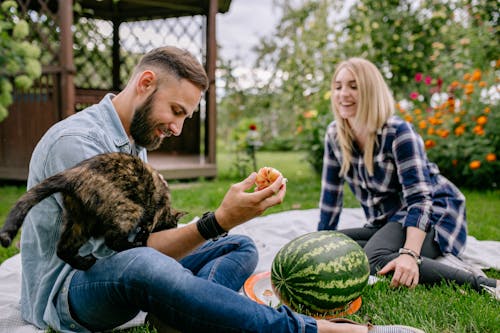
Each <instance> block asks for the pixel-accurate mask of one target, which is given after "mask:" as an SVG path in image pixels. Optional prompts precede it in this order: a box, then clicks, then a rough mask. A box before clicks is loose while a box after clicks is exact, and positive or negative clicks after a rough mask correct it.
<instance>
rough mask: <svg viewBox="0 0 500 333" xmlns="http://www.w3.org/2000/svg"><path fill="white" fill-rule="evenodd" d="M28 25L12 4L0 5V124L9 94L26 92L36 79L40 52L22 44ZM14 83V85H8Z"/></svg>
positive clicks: (33, 46)
mask: <svg viewBox="0 0 500 333" xmlns="http://www.w3.org/2000/svg"><path fill="white" fill-rule="evenodd" d="M28 34H29V26H28V23H27V22H26V21H25V20H23V19H21V18H20V17H19V16H18V13H17V3H16V2H15V1H4V2H2V4H1V6H0V121H2V120H3V119H5V117H7V115H8V112H7V108H8V107H9V105H10V104H12V91H13V89H14V86H15V87H16V88H19V89H22V90H26V89H29V88H30V87H31V86H32V85H33V80H34V79H36V78H38V77H40V75H41V73H42V67H41V65H40V62H39V61H38V60H37V59H38V57H39V56H40V49H39V48H38V47H37V46H35V45H32V44H30V43H29V42H28V41H26V37H27V36H28ZM12 83H14V84H12Z"/></svg>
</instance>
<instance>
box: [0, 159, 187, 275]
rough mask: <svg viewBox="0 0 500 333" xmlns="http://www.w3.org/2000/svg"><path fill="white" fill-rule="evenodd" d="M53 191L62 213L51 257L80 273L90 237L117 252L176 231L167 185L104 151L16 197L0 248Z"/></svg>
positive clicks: (89, 259) (87, 260) (89, 261)
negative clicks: (154, 235) (54, 253)
mask: <svg viewBox="0 0 500 333" xmlns="http://www.w3.org/2000/svg"><path fill="white" fill-rule="evenodd" d="M58 192H61V193H62V197H63V203H64V210H63V222H62V232H61V236H60V238H59V241H58V244H57V256H58V257H59V258H61V259H62V260H63V261H65V262H67V263H68V264H70V265H71V266H72V267H73V268H76V269H80V270H87V269H89V268H90V267H91V266H92V265H93V264H94V263H95V262H96V260H97V259H96V258H95V257H94V256H93V255H92V254H89V255H86V256H83V257H82V256H80V255H79V254H78V251H79V249H80V247H81V246H82V245H83V244H85V243H86V242H87V241H88V240H89V239H90V238H91V237H94V238H98V237H104V242H105V244H106V245H107V246H108V247H109V248H110V249H112V250H115V251H118V252H119V251H123V250H126V249H129V248H132V247H136V246H141V245H144V244H143V243H144V242H145V240H146V239H147V236H148V235H149V234H150V233H151V232H155V231H160V230H164V229H170V228H175V227H177V224H178V221H179V219H180V218H181V217H182V216H183V215H184V214H185V212H180V211H177V210H175V209H172V208H171V196H170V190H169V187H168V184H167V182H166V181H165V180H164V179H163V176H162V175H161V174H160V173H159V172H158V171H156V170H154V169H153V168H152V167H151V166H150V165H149V164H147V163H144V162H143V161H142V160H141V159H139V158H138V157H135V156H133V155H130V154H126V153H105V154H100V155H96V156H94V157H91V158H89V159H86V160H84V161H82V162H81V163H79V164H77V165H76V166H74V167H72V168H70V169H67V170H65V171H62V172H60V173H58V174H55V175H53V176H51V177H49V178H47V179H45V180H44V181H42V182H41V183H39V184H38V185H36V186H34V187H33V188H31V189H30V190H29V191H28V192H26V193H25V194H24V195H23V196H21V198H20V199H19V200H18V201H17V202H16V204H15V205H14V207H13V208H12V210H11V211H10V213H9V215H8V216H7V219H6V221H5V224H4V226H3V227H2V229H1V230H0V242H1V243H2V246H4V247H7V246H9V245H10V244H11V242H12V240H13V239H14V237H15V236H16V234H17V232H18V231H19V229H20V228H21V226H22V224H23V221H24V219H25V217H26V215H27V214H28V212H29V210H30V209H31V208H32V207H33V206H35V205H36V204H37V203H39V202H40V201H42V200H43V199H44V198H46V197H48V196H50V195H52V194H54V193H58ZM136 235H137V236H136ZM134 236H135V239H134ZM139 238H141V239H140V240H139Z"/></svg>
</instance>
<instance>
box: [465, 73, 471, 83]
mask: <svg viewBox="0 0 500 333" xmlns="http://www.w3.org/2000/svg"><path fill="white" fill-rule="evenodd" d="M470 77H471V75H470V73H465V74H464V81H469V79H470Z"/></svg>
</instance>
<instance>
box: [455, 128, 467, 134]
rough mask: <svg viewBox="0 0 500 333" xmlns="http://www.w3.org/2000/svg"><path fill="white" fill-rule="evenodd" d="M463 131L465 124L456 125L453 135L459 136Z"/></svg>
mask: <svg viewBox="0 0 500 333" xmlns="http://www.w3.org/2000/svg"><path fill="white" fill-rule="evenodd" d="M464 133H465V126H458V127H457V128H455V135H456V136H460V135H462V134H464Z"/></svg>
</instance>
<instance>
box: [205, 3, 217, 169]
mask: <svg viewBox="0 0 500 333" xmlns="http://www.w3.org/2000/svg"><path fill="white" fill-rule="evenodd" d="M217 12H218V4H217V0H210V3H209V8H208V13H207V30H206V33H207V36H206V38H207V58H206V70H207V75H208V80H209V83H210V85H209V87H208V91H207V93H206V95H205V96H206V108H207V113H206V118H205V125H206V127H205V128H206V131H207V133H206V135H205V147H206V149H205V157H206V162H207V163H213V164H215V163H216V156H215V150H216V149H215V147H216V137H217V133H216V129H217V109H216V107H217V106H216V100H215V66H216V59H217V44H216V37H215V21H216V18H215V17H216V15H217Z"/></svg>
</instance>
